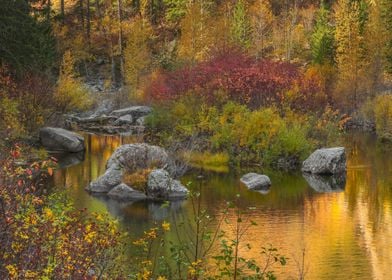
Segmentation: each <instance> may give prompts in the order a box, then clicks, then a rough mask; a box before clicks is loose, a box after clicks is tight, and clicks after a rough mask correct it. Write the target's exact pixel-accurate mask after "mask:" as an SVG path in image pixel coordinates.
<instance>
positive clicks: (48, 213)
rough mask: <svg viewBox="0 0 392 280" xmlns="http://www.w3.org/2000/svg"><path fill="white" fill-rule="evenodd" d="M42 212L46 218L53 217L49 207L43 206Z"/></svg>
mask: <svg viewBox="0 0 392 280" xmlns="http://www.w3.org/2000/svg"><path fill="white" fill-rule="evenodd" d="M44 214H45V216H46V218H47V219H48V220H51V219H52V218H53V212H52V210H51V209H49V208H44Z"/></svg>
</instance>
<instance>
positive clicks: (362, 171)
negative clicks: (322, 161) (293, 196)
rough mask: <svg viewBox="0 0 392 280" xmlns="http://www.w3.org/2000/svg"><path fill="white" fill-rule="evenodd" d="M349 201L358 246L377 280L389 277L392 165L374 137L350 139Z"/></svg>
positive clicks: (391, 255)
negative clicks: (357, 235)
mask: <svg viewBox="0 0 392 280" xmlns="http://www.w3.org/2000/svg"><path fill="white" fill-rule="evenodd" d="M350 140H351V141H349V143H351V146H350V156H349V161H348V166H349V170H348V172H347V198H348V204H349V209H350V212H351V214H350V215H351V216H352V217H353V219H354V222H355V228H356V230H357V231H359V232H360V235H359V236H360V239H359V240H358V242H359V243H360V244H361V245H362V247H363V248H366V252H367V254H368V257H369V262H370V264H371V265H372V272H373V278H374V279H382V278H385V277H387V273H388V271H389V269H390V265H391V263H392V252H391V247H390V244H391V243H392V217H391V195H392V188H391V186H392V161H391V160H390V158H388V154H386V153H385V151H383V150H382V147H380V146H378V145H377V143H376V140H375V139H374V138H372V137H358V136H356V137H355V136H353V139H350Z"/></svg>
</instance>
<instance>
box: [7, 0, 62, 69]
mask: <svg viewBox="0 0 392 280" xmlns="http://www.w3.org/2000/svg"><path fill="white" fill-rule="evenodd" d="M46 13H47V11H46V9H40V8H39V6H36V8H35V9H33V8H32V6H31V4H30V3H29V1H25V0H3V1H1V3H0V30H1V31H0V63H1V65H5V64H6V65H9V66H10V67H11V68H12V69H13V70H16V71H18V72H21V71H22V70H27V69H30V70H34V71H36V70H42V69H47V68H48V67H50V66H51V65H52V63H53V61H54V59H55V40H54V37H53V36H52V33H51V28H50V22H49V21H48V20H47V17H45V14H46Z"/></svg>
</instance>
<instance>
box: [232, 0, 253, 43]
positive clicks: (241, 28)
mask: <svg viewBox="0 0 392 280" xmlns="http://www.w3.org/2000/svg"><path fill="white" fill-rule="evenodd" d="M231 36H232V40H233V42H234V43H235V44H237V45H239V46H241V47H243V48H245V49H247V48H249V47H250V45H251V38H252V28H251V24H250V22H249V17H248V13H247V8H246V5H245V3H244V1H243V0H238V1H237V3H236V4H235V6H234V11H233V18H232V24H231Z"/></svg>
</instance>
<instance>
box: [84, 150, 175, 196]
mask: <svg viewBox="0 0 392 280" xmlns="http://www.w3.org/2000/svg"><path fill="white" fill-rule="evenodd" d="M168 161H169V157H168V155H167V153H166V151H165V150H164V149H162V148H160V147H158V146H152V145H148V144H145V143H142V144H127V145H122V146H120V147H118V148H117V149H116V150H115V151H114V153H113V154H112V155H111V156H110V158H109V160H108V161H107V163H106V171H105V173H104V174H103V175H101V176H100V177H98V178H97V179H96V180H95V181H93V182H91V183H90V185H89V186H88V187H87V188H86V189H87V190H88V191H90V192H101V193H107V192H109V191H110V190H111V189H113V188H114V187H115V186H117V185H119V184H121V183H122V179H123V174H124V172H125V171H127V172H130V173H132V172H135V171H137V170H139V169H146V168H153V167H158V168H163V167H165V166H166V165H167V163H168Z"/></svg>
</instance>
